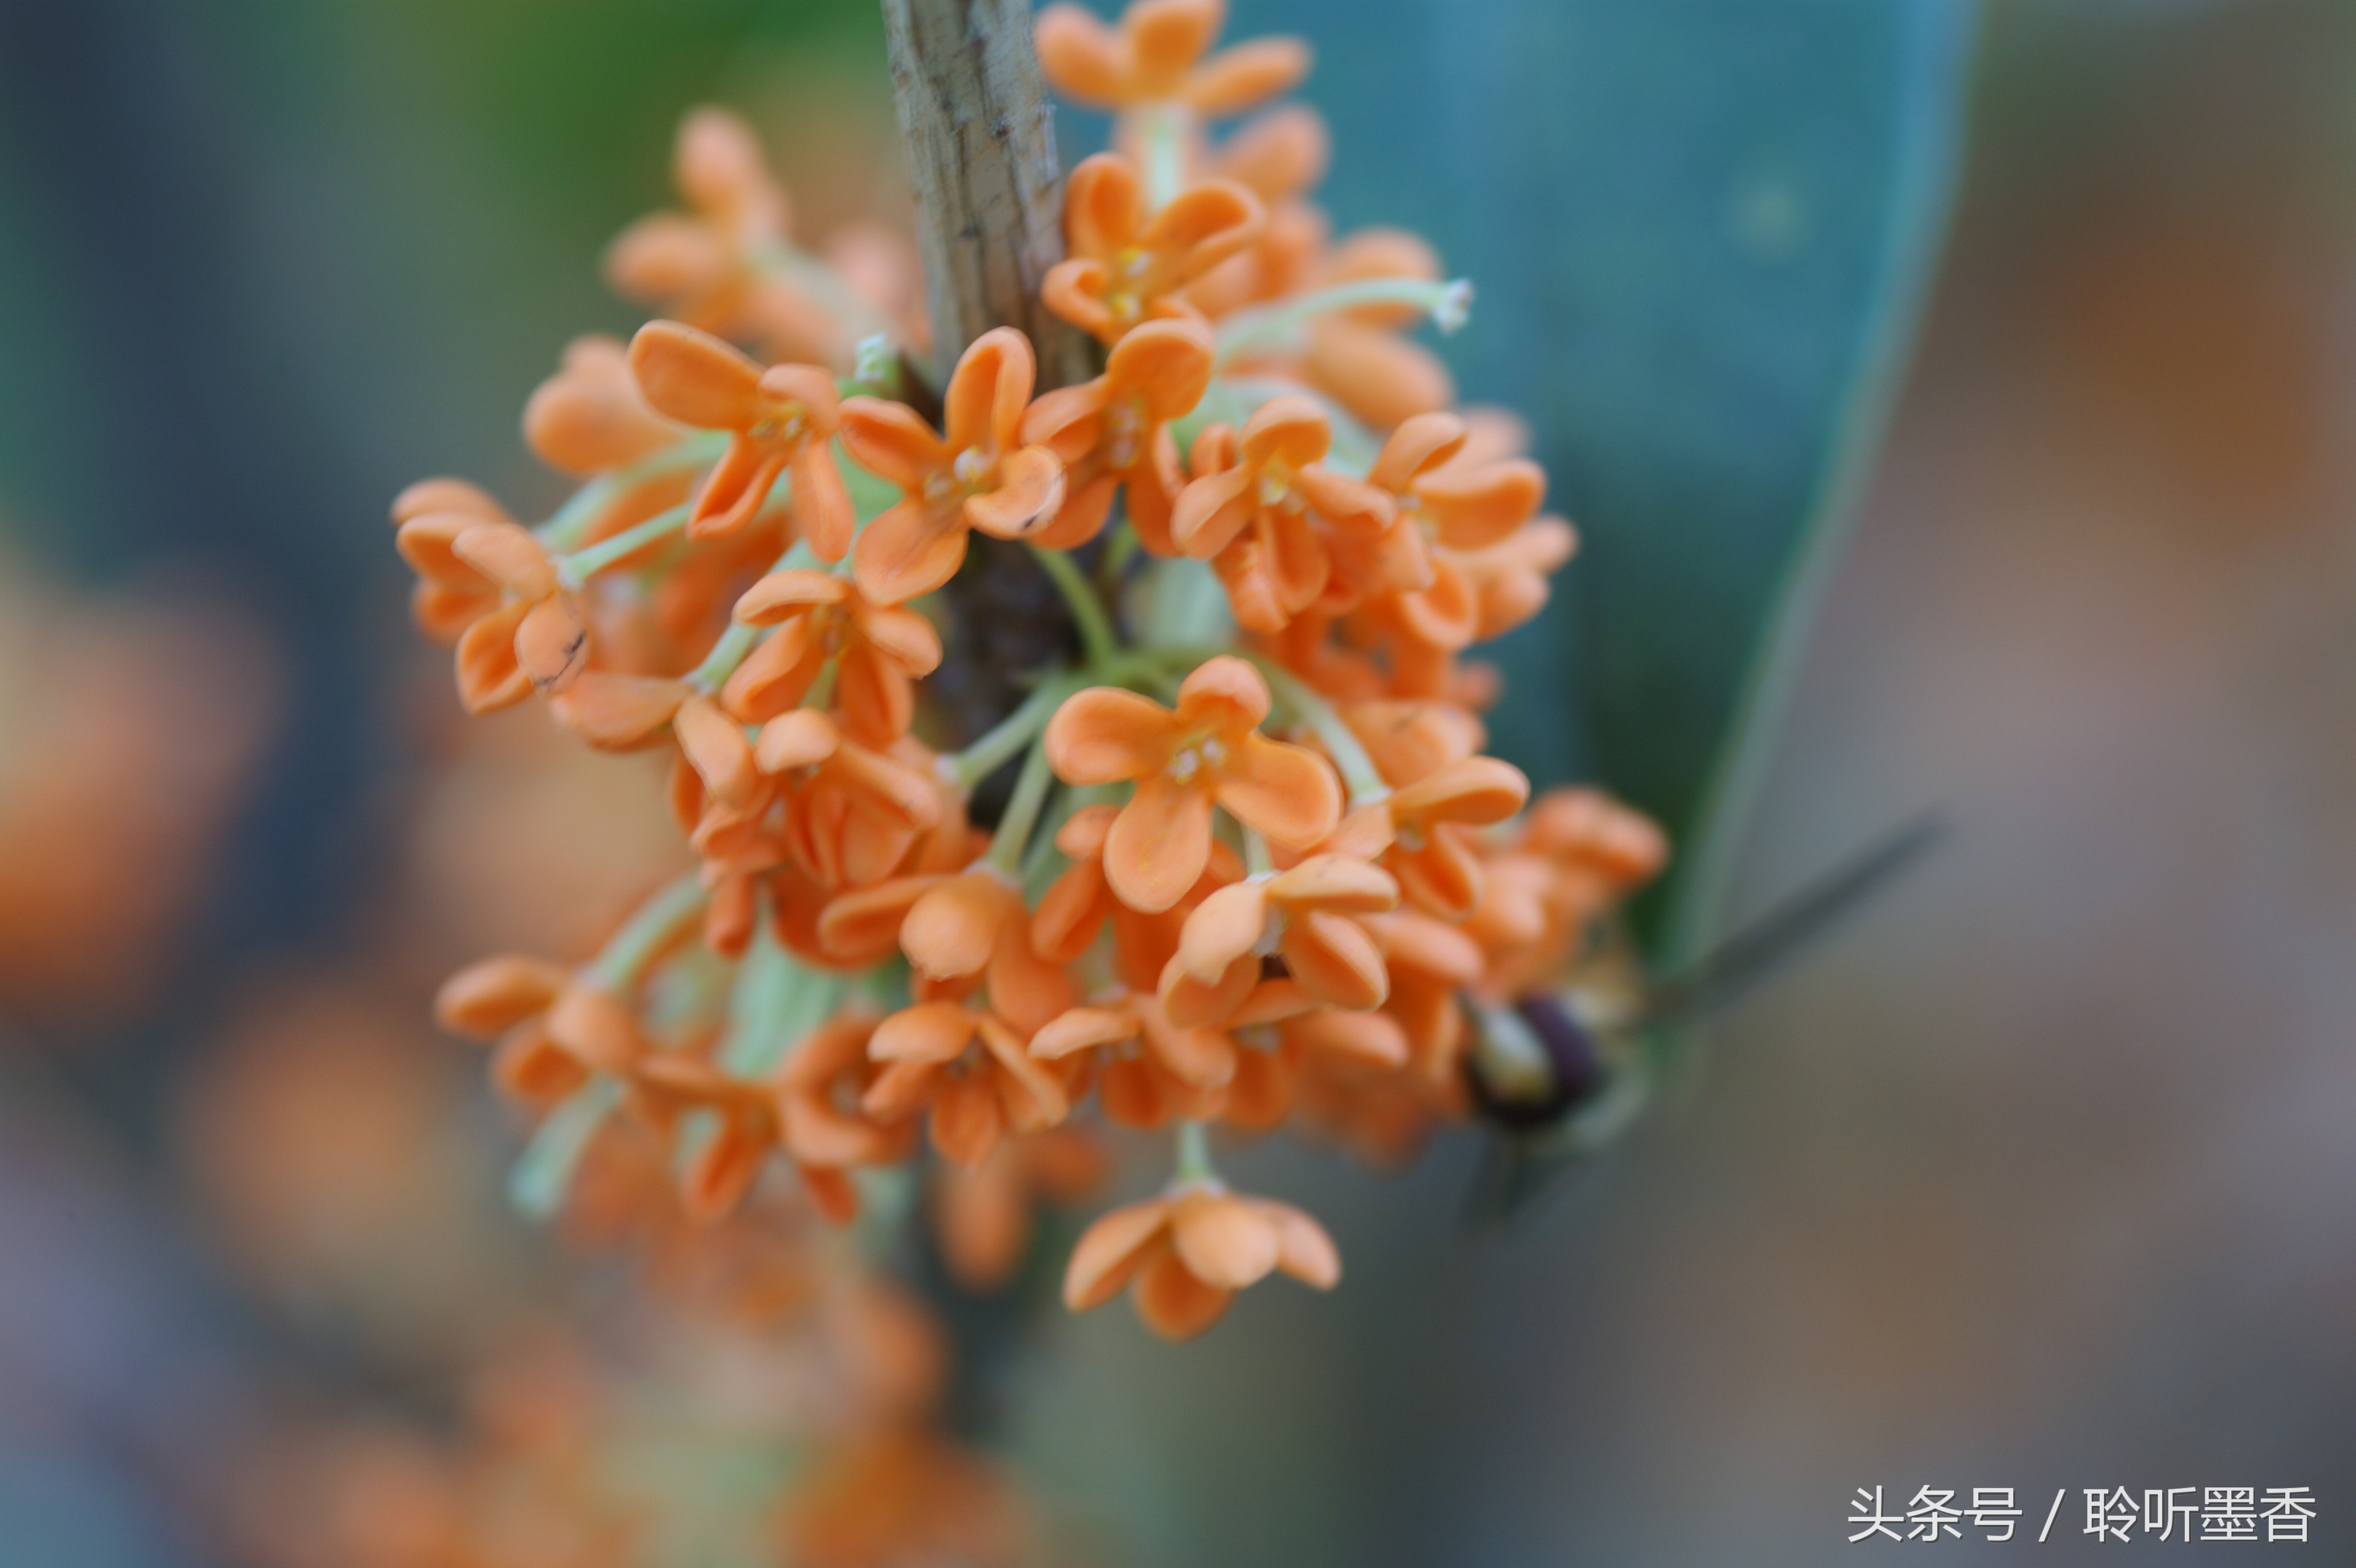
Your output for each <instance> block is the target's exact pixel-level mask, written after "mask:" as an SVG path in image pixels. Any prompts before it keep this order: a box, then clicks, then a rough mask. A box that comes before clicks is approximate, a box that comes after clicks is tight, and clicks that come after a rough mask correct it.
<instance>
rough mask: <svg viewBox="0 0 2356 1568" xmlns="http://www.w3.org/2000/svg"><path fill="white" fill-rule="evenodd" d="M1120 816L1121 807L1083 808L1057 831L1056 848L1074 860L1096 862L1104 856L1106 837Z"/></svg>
mask: <svg viewBox="0 0 2356 1568" xmlns="http://www.w3.org/2000/svg"><path fill="white" fill-rule="evenodd" d="M1119 815H1120V808H1119V806H1082V807H1081V808H1080V809H1079V810H1078V811H1074V812H1073V813H1072V814H1071V815H1070V816H1068V817H1066V818H1065V819H1064V825H1063V826H1062V827H1060V828H1057V829H1056V830H1055V847H1056V848H1057V849H1058V850H1060V851H1062V852H1063V853H1064V854H1066V856H1068V857H1070V858H1071V859H1073V860H1094V859H1095V858H1096V857H1097V856H1098V855H1100V854H1104V841H1105V835H1106V834H1107V833H1108V832H1112V823H1113V819H1114V818H1115V817H1118V816H1119Z"/></svg>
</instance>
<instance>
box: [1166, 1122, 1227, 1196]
mask: <svg viewBox="0 0 2356 1568" xmlns="http://www.w3.org/2000/svg"><path fill="white" fill-rule="evenodd" d="M1177 1153H1178V1168H1177V1169H1176V1170H1174V1171H1173V1172H1172V1173H1171V1176H1170V1185H1171V1186H1173V1187H1193V1186H1202V1187H1217V1186H1220V1185H1221V1183H1220V1181H1219V1173H1218V1170H1217V1168H1216V1167H1215V1166H1214V1165H1212V1164H1211V1137H1210V1133H1209V1132H1208V1130H1206V1129H1205V1127H1204V1125H1203V1123H1201V1122H1179V1123H1178V1151H1177Z"/></svg>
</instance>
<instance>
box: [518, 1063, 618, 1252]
mask: <svg viewBox="0 0 2356 1568" xmlns="http://www.w3.org/2000/svg"><path fill="white" fill-rule="evenodd" d="M621 1101H622V1080H621V1079H617V1078H616V1077H614V1076H613V1075H612V1074H610V1073H599V1074H598V1075H597V1076H596V1077H594V1078H593V1079H590V1080H589V1081H588V1082H587V1083H585V1084H583V1085H582V1086H581V1087H580V1088H579V1089H576V1090H573V1094H572V1097H571V1098H570V1099H567V1100H565V1101H563V1102H562V1103H561V1104H559V1105H558V1106H557V1108H556V1109H555V1110H553V1111H552V1112H549V1113H548V1114H547V1116H545V1117H544V1118H542V1119H541V1123H540V1125H539V1126H538V1127H537V1128H535V1129H533V1131H532V1134H531V1142H530V1143H529V1144H525V1145H524V1151H523V1153H522V1154H521V1155H518V1156H517V1157H516V1163H515V1165H513V1166H512V1167H510V1168H509V1172H508V1201H509V1203H512V1204H513V1205H515V1208H516V1211H517V1212H518V1213H519V1214H521V1215H523V1216H524V1217H525V1218H527V1219H548V1218H549V1217H550V1216H552V1215H553V1214H554V1213H555V1212H556V1211H557V1210H558V1209H559V1208H562V1207H563V1205H564V1195H565V1193H566V1192H567V1191H569V1190H570V1189H571V1187H572V1186H573V1170H574V1169H575V1167H577V1166H578V1165H580V1164H581V1156H582V1155H583V1154H584V1153H585V1152H586V1151H587V1150H588V1147H589V1140H590V1139H592V1138H594V1137H595V1136H596V1135H597V1129H598V1128H599V1127H601V1126H603V1125H605V1118H606V1117H607V1116H608V1115H610V1114H611V1113H612V1112H613V1110H614V1107H615V1106H616V1105H618V1104H620V1103H621Z"/></svg>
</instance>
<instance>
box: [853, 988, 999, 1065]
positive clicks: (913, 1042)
mask: <svg viewBox="0 0 2356 1568" xmlns="http://www.w3.org/2000/svg"><path fill="white" fill-rule="evenodd" d="M973 1034H974V1015H972V1014H971V1013H969V1012H967V1011H966V1009H965V1006H964V1004H961V1003H957V1002H921V1003H918V1004H916V1006H914V1007H904V1008H902V1009H901V1010H900V1011H899V1012H897V1013H894V1014H893V1015H891V1016H890V1017H888V1018H886V1019H884V1020H883V1022H882V1023H880V1024H878V1025H876V1026H875V1033H874V1034H873V1035H871V1036H868V1040H867V1055H868V1057H869V1058H871V1059H873V1060H875V1061H879V1062H930V1063H935V1064H938V1063H941V1062H945V1061H948V1060H951V1059H952V1058H955V1057H956V1056H957V1055H958V1052H960V1051H962V1050H964V1049H965V1047H966V1046H967V1045H968V1043H969V1042H970V1041H971V1040H972V1039H973Z"/></svg>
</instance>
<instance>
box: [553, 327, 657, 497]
mask: <svg viewBox="0 0 2356 1568" xmlns="http://www.w3.org/2000/svg"><path fill="white" fill-rule="evenodd" d="M564 360H565V368H564V369H563V370H562V371H559V372H558V373H557V374H555V375H553V376H551V377H550V378H549V379H548V380H546V381H542V382H541V383H540V385H539V386H538V387H537V388H535V389H534V390H533V392H532V394H531V398H530V401H529V402H527V403H525V404H524V406H523V438H524V443H525V445H527V446H530V448H531V449H532V451H533V453H534V454H535V455H536V456H538V457H539V458H540V460H541V462H543V463H546V464H547V465H548V466H549V467H552V468H556V469H560V470H562V472H564V473H568V474H596V473H602V472H604V471H605V470H606V469H609V468H618V467H621V466H623V465H624V464H626V463H630V462H634V461H636V460H637V458H640V457H643V456H647V455H648V454H649V453H652V452H657V451H659V450H661V449H662V448H663V447H665V446H669V445H670V443H671V442H672V441H673V440H675V439H676V438H677V437H678V435H679V431H678V427H677V426H675V425H673V424H669V422H668V421H666V420H664V419H663V418H662V417H661V416H660V415H659V414H657V413H655V412H654V410H652V409H651V408H649V407H648V406H647V403H646V400H645V399H643V398H641V397H640V396H639V395H638V390H637V383H636V382H634V381H631V379H630V375H629V370H628V366H627V363H626V360H625V359H624V355H623V349H622V346H621V344H619V343H617V342H616V341H615V340H614V339H612V338H599V337H594V336H592V337H588V338H575V339H574V340H573V344H572V346H571V347H570V348H568V349H566V350H565V353H564Z"/></svg>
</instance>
